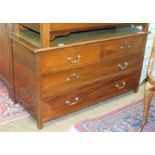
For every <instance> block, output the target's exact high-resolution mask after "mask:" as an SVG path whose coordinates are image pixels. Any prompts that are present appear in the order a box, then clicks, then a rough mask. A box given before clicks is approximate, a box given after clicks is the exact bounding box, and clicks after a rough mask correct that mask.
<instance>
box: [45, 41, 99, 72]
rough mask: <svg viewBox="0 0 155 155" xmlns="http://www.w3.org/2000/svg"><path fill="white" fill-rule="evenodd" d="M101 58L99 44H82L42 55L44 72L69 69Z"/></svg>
mask: <svg viewBox="0 0 155 155" xmlns="http://www.w3.org/2000/svg"><path fill="white" fill-rule="evenodd" d="M100 60H101V47H100V46H99V44H91V45H81V46H76V47H68V48H63V49H59V50H53V51H49V52H46V53H44V54H43V55H42V71H43V73H47V72H51V71H59V70H67V69H71V68H76V67H79V66H84V65H86V64H92V63H96V62H99V61H100Z"/></svg>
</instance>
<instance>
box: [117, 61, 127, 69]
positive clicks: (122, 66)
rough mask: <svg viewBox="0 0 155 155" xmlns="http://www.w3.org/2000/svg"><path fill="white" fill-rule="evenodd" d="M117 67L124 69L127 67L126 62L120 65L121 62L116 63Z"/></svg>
mask: <svg viewBox="0 0 155 155" xmlns="http://www.w3.org/2000/svg"><path fill="white" fill-rule="evenodd" d="M118 67H119V68H120V69H122V70H123V69H126V68H127V67H128V63H127V62H125V63H124V65H122V64H118Z"/></svg>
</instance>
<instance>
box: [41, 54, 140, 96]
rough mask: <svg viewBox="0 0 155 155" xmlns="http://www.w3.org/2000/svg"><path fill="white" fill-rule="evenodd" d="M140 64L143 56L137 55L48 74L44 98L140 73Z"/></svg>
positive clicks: (44, 85)
mask: <svg viewBox="0 0 155 155" xmlns="http://www.w3.org/2000/svg"><path fill="white" fill-rule="evenodd" d="M140 64H141V55H139V54H135V55H128V56H125V57H123V58H122V57H121V56H119V57H117V58H113V59H106V60H104V61H103V62H102V63H101V62H100V63H96V64H93V65H89V66H86V67H81V68H76V69H71V70H67V71H61V72H58V73H52V74H47V75H44V76H43V86H42V87H43V96H49V95H51V94H56V93H58V92H61V91H68V90H71V89H73V88H76V87H79V86H81V85H85V84H88V83H91V82H94V81H96V80H99V79H106V78H109V77H112V76H116V75H120V74H128V73H129V72H134V71H139V69H140V66H141V65H140Z"/></svg>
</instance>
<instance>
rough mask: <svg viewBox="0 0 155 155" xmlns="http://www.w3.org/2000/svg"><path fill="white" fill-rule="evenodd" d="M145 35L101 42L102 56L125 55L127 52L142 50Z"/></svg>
mask: <svg viewBox="0 0 155 155" xmlns="http://www.w3.org/2000/svg"><path fill="white" fill-rule="evenodd" d="M145 40H146V36H131V37H127V38H121V39H117V40H111V41H107V42H104V43H103V45H102V46H103V47H102V49H103V55H104V56H116V55H126V54H128V53H132V52H136V51H137V50H143V49H144V47H145Z"/></svg>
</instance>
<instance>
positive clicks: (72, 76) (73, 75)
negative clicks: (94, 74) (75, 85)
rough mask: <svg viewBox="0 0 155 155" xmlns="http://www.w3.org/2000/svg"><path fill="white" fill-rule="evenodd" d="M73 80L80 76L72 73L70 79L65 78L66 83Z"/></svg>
mask: <svg viewBox="0 0 155 155" xmlns="http://www.w3.org/2000/svg"><path fill="white" fill-rule="evenodd" d="M73 78H76V79H78V78H80V74H76V73H73V74H71V75H70V77H68V78H66V81H70V80H72V79H73Z"/></svg>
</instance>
